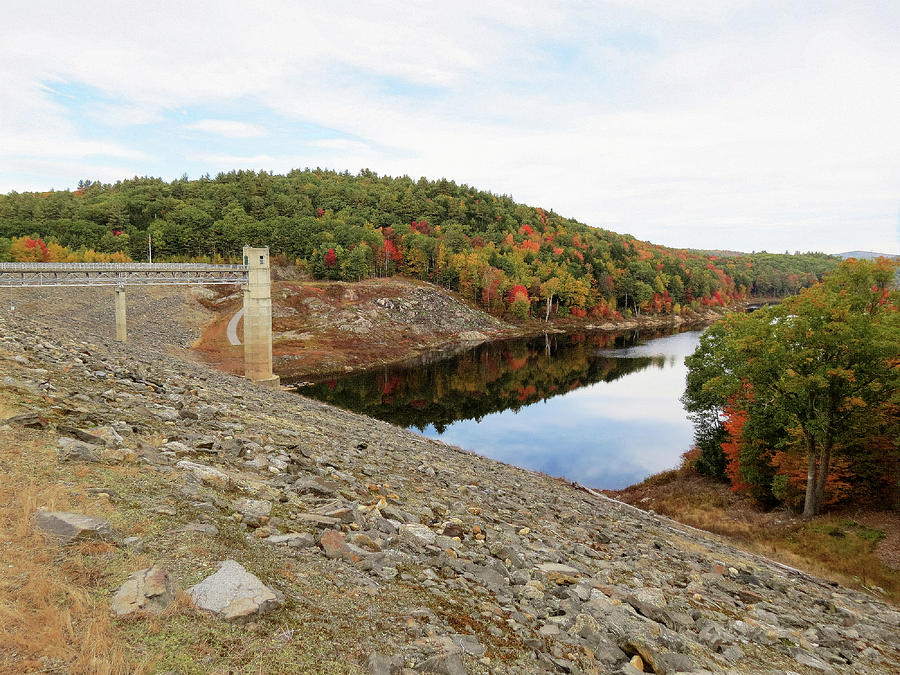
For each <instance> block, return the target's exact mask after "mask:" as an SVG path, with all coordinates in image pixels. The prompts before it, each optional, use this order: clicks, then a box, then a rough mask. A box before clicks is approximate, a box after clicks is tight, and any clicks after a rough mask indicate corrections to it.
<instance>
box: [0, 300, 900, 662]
mask: <svg viewBox="0 0 900 675" xmlns="http://www.w3.org/2000/svg"><path fill="white" fill-rule="evenodd" d="M0 368H2V372H3V374H4V376H5V377H7V378H9V380H10V381H11V382H12V383H13V384H3V385H2V387H3V392H4V394H6V395H8V397H9V398H10V399H14V400H15V401H17V409H16V410H15V412H16V415H17V416H22V415H24V416H25V417H20V418H19V419H18V420H13V421H10V422H9V424H10V426H12V425H19V426H20V427H27V433H30V434H34V435H35V437H36V438H39V437H43V436H47V439H48V442H49V443H51V444H52V445H53V446H54V447H55V446H56V444H57V441H58V439H59V438H68V439H71V440H70V441H69V442H63V444H62V446H61V447H60V452H59V453H58V456H59V461H60V462H66V463H67V464H65V466H67V467H68V466H71V465H74V464H84V465H85V466H89V467H95V466H98V467H99V466H102V467H107V466H117V465H121V466H127V467H129V471H128V472H122V473H120V474H116V475H117V476H119V475H121V476H131V475H133V476H135V478H134V479H133V481H135V482H132V483H129V485H130V486H131V487H130V492H129V494H128V496H127V498H126V497H120V498H119V500H118V501H117V500H116V498H115V495H116V494H117V491H124V490H125V488H124V487H122V486H120V485H111V484H97V485H95V486H91V487H89V488H85V489H90V490H105V493H104V494H108V495H110V499H111V500H112V502H111V503H112V505H113V508H119V509H120V511H121V512H120V513H117V515H116V518H119V520H116V519H115V518H110V520H112V521H113V522H115V523H116V528H117V530H120V532H121V534H122V536H127V535H134V534H136V533H139V534H140V538H139V539H138V538H137V537H134V536H131V537H128V538H127V539H123V540H122V541H121V545H122V546H138V545H139V546H140V550H144V551H145V553H144V554H143V555H144V556H145V557H148V558H149V557H151V556H152V558H150V559H152V560H154V561H156V564H157V565H159V566H162V567H164V568H165V569H166V570H168V577H167V581H166V582H165V583H157V584H156V586H158V587H159V588H157V587H154V586H153V584H152V583H151V584H150V588H148V581H151V582H152V581H153V579H156V580H157V581H159V578H158V577H157V576H156V574H152V575H150V576H149V577H148V576H147V575H148V574H149V571H148V570H147V569H146V565H147V562H143V563H142V564H141V565H140V568H141V569H140V571H135V570H137V569H138V567H139V566H138V565H135V567H133V568H131V570H129V572H128V573H131V572H134V575H135V576H132V577H131V579H130V580H129V581H126V584H125V585H126V586H128V590H127V591H126V590H120V591H119V593H120V594H121V596H122V598H121V599H122V604H123V605H124V607H125V608H127V607H131V606H138V607H140V606H141V603H144V604H143V608H145V609H146V608H147V607H148V602H149V600H148V599H152V598H164V597H167V596H166V594H165V593H160V592H157V591H159V590H160V588H163V587H166V584H171V587H170V588H169V587H166V593H168V592H169V591H170V590H171V591H174V589H176V588H181V589H189V591H188V593H189V596H190V597H191V598H192V599H193V601H194V603H195V604H196V606H197V607H198V608H200V609H201V610H206V611H208V612H210V613H211V614H210V615H202V616H201V617H200V618H198V621H209V622H221V620H222V619H240V620H244V621H247V620H252V621H254V622H260V623H261V625H265V626H268V627H270V629H271V633H272V635H273V637H272V645H273V647H272V648H273V649H275V648H285V649H288V648H292V649H293V648H295V649H296V650H297V653H298V654H303V653H309V652H310V650H311V649H312V648H313V645H315V644H317V641H318V640H320V639H321V635H320V633H321V632H322V631H323V630H330V631H331V632H329V634H328V639H327V641H328V649H329V650H330V653H331V654H332V655H333V658H334V662H335V663H341V664H345V670H344V671H343V672H366V671H368V672H371V673H414V672H436V673H453V674H461V673H465V672H468V673H489V672H492V673H542V672H560V673H563V672H568V673H614V672H622V673H635V672H642V671H643V672H655V673H677V672H716V673H718V672H733V673H754V672H761V673H775V672H796V673H823V672H835V673H895V672H898V670H900V642H898V635H900V613H898V612H897V611H895V610H894V609H892V608H891V607H889V606H887V605H885V604H884V603H883V602H881V601H879V600H878V599H877V598H875V597H872V596H870V595H866V594H863V593H860V592H856V591H852V590H849V589H846V588H842V587H840V586H837V585H835V584H832V583H829V582H825V581H823V580H820V579H816V578H814V577H811V576H809V575H806V574H804V573H801V572H798V571H796V570H792V569H789V568H785V567H784V566H781V565H778V564H775V563H773V562H771V561H769V560H766V559H764V558H761V557H757V556H754V555H750V554H748V553H745V552H743V551H741V550H739V549H737V548H735V547H733V546H730V545H728V544H727V543H724V542H722V541H721V540H719V539H717V538H716V537H713V536H707V535H705V534H703V533H701V532H698V531H696V530H692V529H690V528H686V527H682V526H680V525H677V524H675V523H673V522H672V521H669V520H667V519H664V518H660V517H658V516H655V515H653V514H648V513H643V512H640V511H638V510H636V509H634V508H632V507H629V506H627V505H624V504H621V503H619V502H615V501H612V500H609V499H607V498H605V497H602V496H600V495H597V494H593V493H591V492H589V491H586V490H584V489H581V488H579V487H578V486H575V485H571V484H568V483H566V482H564V481H559V480H555V479H551V478H548V477H546V476H542V475H539V474H535V473H532V472H528V471H525V470H522V469H518V468H515V467H511V466H508V465H504V464H502V463H499V462H495V461H492V460H488V459H485V458H482V457H478V456H476V455H473V454H471V453H468V452H464V451H462V450H459V449H457V448H453V447H450V446H447V445H445V444H443V443H440V442H437V441H432V440H428V439H425V438H423V437H421V436H418V435H416V434H412V433H409V432H406V431H403V430H400V429H397V428H395V427H392V426H390V425H388V424H384V423H381V422H377V421H375V420H371V419H367V418H363V417H360V416H357V415H353V414H351V413H348V412H344V411H340V410H336V409H334V408H331V407H329V406H327V405H324V404H321V403H318V402H315V401H311V400H308V399H304V398H302V397H300V396H297V395H296V394H293V393H289V392H285V391H279V390H270V389H264V388H259V387H257V386H255V385H253V384H252V383H250V382H247V381H244V380H242V379H241V378H237V377H232V376H229V375H225V374H221V373H218V372H215V371H210V370H208V369H206V368H204V367H202V366H200V365H197V364H191V363H185V362H181V361H177V360H175V359H174V358H172V357H164V356H162V355H161V354H160V353H159V352H157V351H155V350H153V349H151V348H149V347H138V346H134V345H127V346H123V345H119V344H117V343H114V342H111V341H106V340H104V339H102V338H87V337H85V336H84V335H82V334H77V333H71V332H66V331H61V330H60V329H58V328H50V327H48V326H45V325H43V324H41V323H39V322H36V321H30V320H26V319H24V318H22V317H17V318H10V317H8V316H3V317H0ZM5 381H6V380H4V382H5ZM73 430H79V431H78V432H76V431H73ZM113 432H114V433H113ZM88 436H93V437H95V438H89V437H88ZM117 437H118V439H117ZM95 439H98V440H95ZM101 441H102V442H101ZM73 443H79V444H82V445H78V446H73ZM66 449H69V451H67V450H66ZM90 449H93V451H92V452H89V451H88V450H90ZM104 449H117V450H122V451H123V452H122V454H121V455H109V454H107V455H106V456H103V455H102V453H100V451H101V450H104ZM76 450H77V451H76ZM125 451H127V452H125ZM91 475H92V474H91ZM97 475H98V476H101V478H97V479H96V480H97V481H102V480H105V479H103V478H102V476H103V475H106V474H103V473H102V472H98V473H97ZM84 480H85V481H87V480H89V478H85V479H84ZM118 480H124V479H123V478H119V479H118ZM137 481H142V482H137ZM79 485H82V483H79ZM84 485H89V484H88V483H84ZM149 486H152V488H153V489H152V490H151V489H150V488H149ZM73 489H74V488H73ZM79 489H81V488H79ZM126 512H127V513H126ZM50 516H53V517H55V518H60V515H59V514H49V513H44V512H38V513H37V514H36V518H37V522H38V524H39V525H40V526H41V527H42V528H45V529H48V530H50V531H53V532H57V531H61V530H63V529H65V531H66V532H69V531H70V529H69V528H76V531H78V532H81V531H83V530H81V529H77V528H79V527H81V526H82V525H84V524H85V523H84V522H83V521H77V522H73V521H72V520H71V518H68V516H67V520H65V522H67V523H68V525H66V526H65V528H64V527H63V526H62V525H57V524H54V525H52V526H48V525H47V522H48V519H49V518H50ZM128 518H134V519H141V520H145V521H146V520H147V519H153V521H154V523H157V522H159V521H162V522H163V523H164V524H165V525H164V526H163V525H156V526H154V527H152V528H150V529H149V530H146V531H140V532H137V531H136V530H129V525H128V523H129V520H128ZM119 523H121V524H122V525H121V528H120V524H119ZM95 529H96V528H95ZM101 530H102V528H100V529H96V531H98V532H101ZM63 540H65V539H64V538H63ZM116 541H117V542H118V540H116ZM223 551H224V552H225V553H226V555H221V552H223ZM226 558H227V559H226ZM223 559H226V560H225V562H224V563H222V562H221V561H222V560H223ZM247 568H249V569H252V570H253V572H254V573H253V574H251V573H250V572H248V571H247ZM126 575H127V573H123V574H122V575H121V577H119V581H118V583H121V581H122V580H124V579H125V577H126ZM141 580H143V581H141ZM118 583H117V585H118ZM129 583H130V584H131V585H130V586H129ZM154 583H155V582H154ZM115 588H116V586H113V587H111V588H109V592H110V593H113V592H114V591H115ZM123 588H124V587H123ZM117 597H118V596H117ZM142 598H144V600H142ZM118 606H119V605H117V604H115V603H114V605H113V608H114V609H116V608H117V607H118ZM165 616H166V615H165V614H163V615H162V617H161V618H158V619H155V621H157V624H156V626H157V630H161V631H166V630H167V628H166V626H167V624H166V619H165ZM213 617H217V618H213ZM311 617H325V618H326V619H327V621H328V622H329V623H328V624H322V623H321V622H320V623H316V621H320V619H313V618H311ZM266 621H270V622H271V623H269V624H266V623H265V622H266ZM328 626H331V627H332V628H327V627H328ZM285 636H286V637H285ZM279 640H280V641H281V642H279ZM279 644H287V645H288V647H278V646H277V645H279ZM290 645H296V647H291V646H290ZM210 658H215V657H210ZM220 658H227V657H225V656H222V657H220ZM202 668H206V669H209V670H220V669H221V670H227V668H218V664H217V663H216V662H214V661H206V662H204V665H203V666H202ZM324 670H325V668H324V667H323V671H324Z"/></svg>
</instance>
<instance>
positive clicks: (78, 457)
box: [56, 437, 101, 462]
mask: <svg viewBox="0 0 900 675" xmlns="http://www.w3.org/2000/svg"><path fill="white" fill-rule="evenodd" d="M56 445H57V447H58V448H59V460H60V461H61V462H99V461H100V459H101V457H100V451H99V449H98V448H97V445H96V444H90V443H85V442H84V441H77V440H75V439H74V438H66V437H63V438H60V439H59V440H58V441H57V442H56Z"/></svg>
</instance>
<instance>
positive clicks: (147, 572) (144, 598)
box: [111, 565, 175, 616]
mask: <svg viewBox="0 0 900 675" xmlns="http://www.w3.org/2000/svg"><path fill="white" fill-rule="evenodd" d="M174 599H175V593H174V591H173V589H172V584H171V582H170V581H169V574H168V572H166V570H165V569H163V568H162V567H160V566H159V565H154V566H153V567H148V568H147V569H143V570H138V571H137V572H134V573H132V575H131V576H129V577H128V579H127V581H125V583H124V584H122V585H121V586H120V587H119V590H118V591H116V594H115V595H114V596H113V599H112V603H111V609H112V612H113V614H115V615H117V616H125V615H127V614H132V613H134V612H141V611H143V612H150V613H152V614H158V613H159V612H161V611H163V610H164V609H165V608H166V607H168V606H169V605H171V604H172V601H173V600H174Z"/></svg>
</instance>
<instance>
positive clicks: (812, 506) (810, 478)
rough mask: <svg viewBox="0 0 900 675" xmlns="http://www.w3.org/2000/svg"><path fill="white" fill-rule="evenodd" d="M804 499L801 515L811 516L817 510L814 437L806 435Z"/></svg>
mask: <svg viewBox="0 0 900 675" xmlns="http://www.w3.org/2000/svg"><path fill="white" fill-rule="evenodd" d="M806 456H807V460H808V463H807V467H806V500H805V502H804V503H803V517H804V518H812V517H813V516H814V515H816V511H818V505H817V504H816V439H814V438H813V437H812V436H807V437H806Z"/></svg>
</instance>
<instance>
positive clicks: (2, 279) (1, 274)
mask: <svg viewBox="0 0 900 675" xmlns="http://www.w3.org/2000/svg"><path fill="white" fill-rule="evenodd" d="M223 284H241V285H242V286H243V287H244V309H243V313H244V375H246V376H247V377H248V378H250V379H251V380H256V381H259V382H267V383H273V384H278V382H279V378H278V376H277V375H273V374H272V291H271V279H270V274H269V249H268V248H251V247H249V246H245V247H244V264H243V265H203V264H184V263H0V288H35V287H58V286H112V287H114V288H115V291H116V339H117V340H119V341H121V342H126V341H127V339H128V337H127V336H128V332H127V327H126V326H127V324H126V310H125V308H126V305H125V287H126V286H171V285H197V286H212V285H223Z"/></svg>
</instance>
